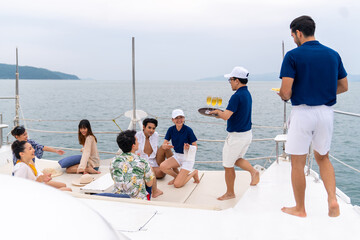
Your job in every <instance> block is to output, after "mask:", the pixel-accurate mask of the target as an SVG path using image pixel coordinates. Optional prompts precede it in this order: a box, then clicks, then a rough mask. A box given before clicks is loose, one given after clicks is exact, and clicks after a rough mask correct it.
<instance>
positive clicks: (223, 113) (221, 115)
mask: <svg viewBox="0 0 360 240" xmlns="http://www.w3.org/2000/svg"><path fill="white" fill-rule="evenodd" d="M210 114H217V116H216V117H217V118H221V119H224V120H225V121H226V120H228V119H229V118H230V117H231V115H233V112H232V111H230V110H225V111H221V110H218V109H216V110H214V111H211V112H210Z"/></svg>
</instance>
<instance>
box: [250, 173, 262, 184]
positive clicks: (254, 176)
mask: <svg viewBox="0 0 360 240" xmlns="http://www.w3.org/2000/svg"><path fill="white" fill-rule="evenodd" d="M259 181H260V173H259V172H258V171H256V173H254V174H252V175H251V182H250V186H256V185H257V184H258V183H259Z"/></svg>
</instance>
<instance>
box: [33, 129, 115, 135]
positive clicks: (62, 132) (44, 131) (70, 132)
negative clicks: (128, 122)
mask: <svg viewBox="0 0 360 240" xmlns="http://www.w3.org/2000/svg"><path fill="white" fill-rule="evenodd" d="M26 130H27V131H32V132H43V133H60V134H78V132H77V131H76V132H75V131H69V132H66V131H48V130H38V129H32V128H29V129H26ZM94 133H96V134H118V133H119V132H94Z"/></svg>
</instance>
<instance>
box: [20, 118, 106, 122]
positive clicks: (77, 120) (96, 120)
mask: <svg viewBox="0 0 360 240" xmlns="http://www.w3.org/2000/svg"><path fill="white" fill-rule="evenodd" d="M20 120H23V121H29V122H80V121H81V119H80V120H79V119H67V120H60V119H58V120H55V119H52V120H50V119H48V120H44V119H30V118H22V119H20ZM89 121H91V122H111V121H113V120H112V119H92V120H89Z"/></svg>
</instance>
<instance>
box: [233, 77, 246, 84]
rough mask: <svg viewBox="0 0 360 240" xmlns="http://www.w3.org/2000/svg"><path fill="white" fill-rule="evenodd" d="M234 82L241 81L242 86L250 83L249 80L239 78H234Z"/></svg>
mask: <svg viewBox="0 0 360 240" xmlns="http://www.w3.org/2000/svg"><path fill="white" fill-rule="evenodd" d="M233 78H234V81H235V80H236V79H237V80H239V82H241V83H242V84H247V83H248V79H247V78H237V77H233Z"/></svg>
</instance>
